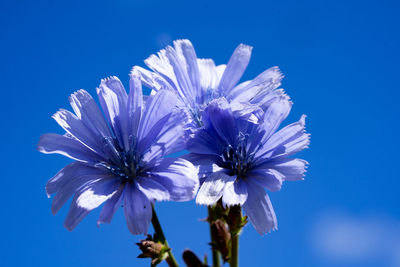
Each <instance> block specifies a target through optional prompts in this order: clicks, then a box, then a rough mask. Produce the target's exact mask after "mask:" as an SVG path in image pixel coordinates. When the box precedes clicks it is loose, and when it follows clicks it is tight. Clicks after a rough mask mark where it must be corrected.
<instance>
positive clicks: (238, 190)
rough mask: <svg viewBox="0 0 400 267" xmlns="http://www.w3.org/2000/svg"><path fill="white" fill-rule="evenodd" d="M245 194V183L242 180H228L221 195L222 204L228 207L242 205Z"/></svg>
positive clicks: (245, 197)
mask: <svg viewBox="0 0 400 267" xmlns="http://www.w3.org/2000/svg"><path fill="white" fill-rule="evenodd" d="M247 194H248V193H247V187H246V183H245V182H243V181H242V180H240V179H238V180H236V181H231V182H228V183H227V185H226V186H225V189H224V193H223V196H222V204H223V205H224V206H228V207H230V206H234V205H243V204H244V202H246V200H247Z"/></svg>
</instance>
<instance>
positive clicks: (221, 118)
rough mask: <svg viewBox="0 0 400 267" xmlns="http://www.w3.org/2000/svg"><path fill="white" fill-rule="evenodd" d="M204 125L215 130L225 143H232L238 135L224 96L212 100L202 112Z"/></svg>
mask: <svg viewBox="0 0 400 267" xmlns="http://www.w3.org/2000/svg"><path fill="white" fill-rule="evenodd" d="M203 122H204V126H205V127H206V129H207V130H208V131H210V130H215V131H216V133H217V134H218V136H219V137H220V138H221V140H223V141H225V142H226V144H233V143H234V142H235V141H236V139H237V136H238V128H237V125H236V122H235V118H234V115H233V112H232V110H231V108H230V106H229V104H228V102H227V101H226V99H224V98H219V99H216V100H214V101H212V102H211V103H210V104H209V105H208V106H207V108H206V109H205V110H204V112H203Z"/></svg>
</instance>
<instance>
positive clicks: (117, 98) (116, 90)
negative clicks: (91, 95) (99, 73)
mask: <svg viewBox="0 0 400 267" xmlns="http://www.w3.org/2000/svg"><path fill="white" fill-rule="evenodd" d="M97 95H98V96H99V101H100V105H101V107H102V109H103V111H104V114H105V115H106V117H107V119H108V122H109V123H110V125H111V126H112V128H113V129H114V133H115V136H116V137H117V139H118V142H119V144H120V146H121V147H122V148H125V149H128V147H129V143H128V109H127V108H128V107H127V105H128V95H127V93H126V91H125V88H124V86H123V85H122V83H121V81H120V80H119V79H118V78H117V77H115V76H114V77H110V78H107V79H103V80H101V83H100V86H99V87H98V88H97Z"/></svg>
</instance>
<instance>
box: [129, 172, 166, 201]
mask: <svg viewBox="0 0 400 267" xmlns="http://www.w3.org/2000/svg"><path fill="white" fill-rule="evenodd" d="M136 185H137V187H138V189H139V190H140V191H141V192H142V193H143V194H145V195H146V197H147V198H148V199H149V200H150V201H154V200H157V201H165V200H169V199H170V197H169V193H168V190H167V189H166V188H165V187H164V186H162V185H161V184H160V183H158V182H157V181H155V179H153V177H139V178H137V181H136Z"/></svg>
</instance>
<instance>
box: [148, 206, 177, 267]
mask: <svg viewBox="0 0 400 267" xmlns="http://www.w3.org/2000/svg"><path fill="white" fill-rule="evenodd" d="M151 209H152V211H153V216H152V217H151V223H152V224H153V228H154V231H155V232H156V234H157V236H158V238H159V239H160V241H161V242H162V243H163V244H164V246H166V247H167V248H169V250H168V252H167V253H168V257H167V258H166V259H165V261H166V262H167V263H168V266H170V267H179V265H178V263H177V262H176V259H175V257H174V255H173V254H172V251H171V249H170V247H169V245H168V242H167V239H166V238H165V235H164V232H163V230H162V228H161V224H160V221H159V220H158V217H157V214H156V210H155V209H154V205H153V204H152V205H151Z"/></svg>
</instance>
